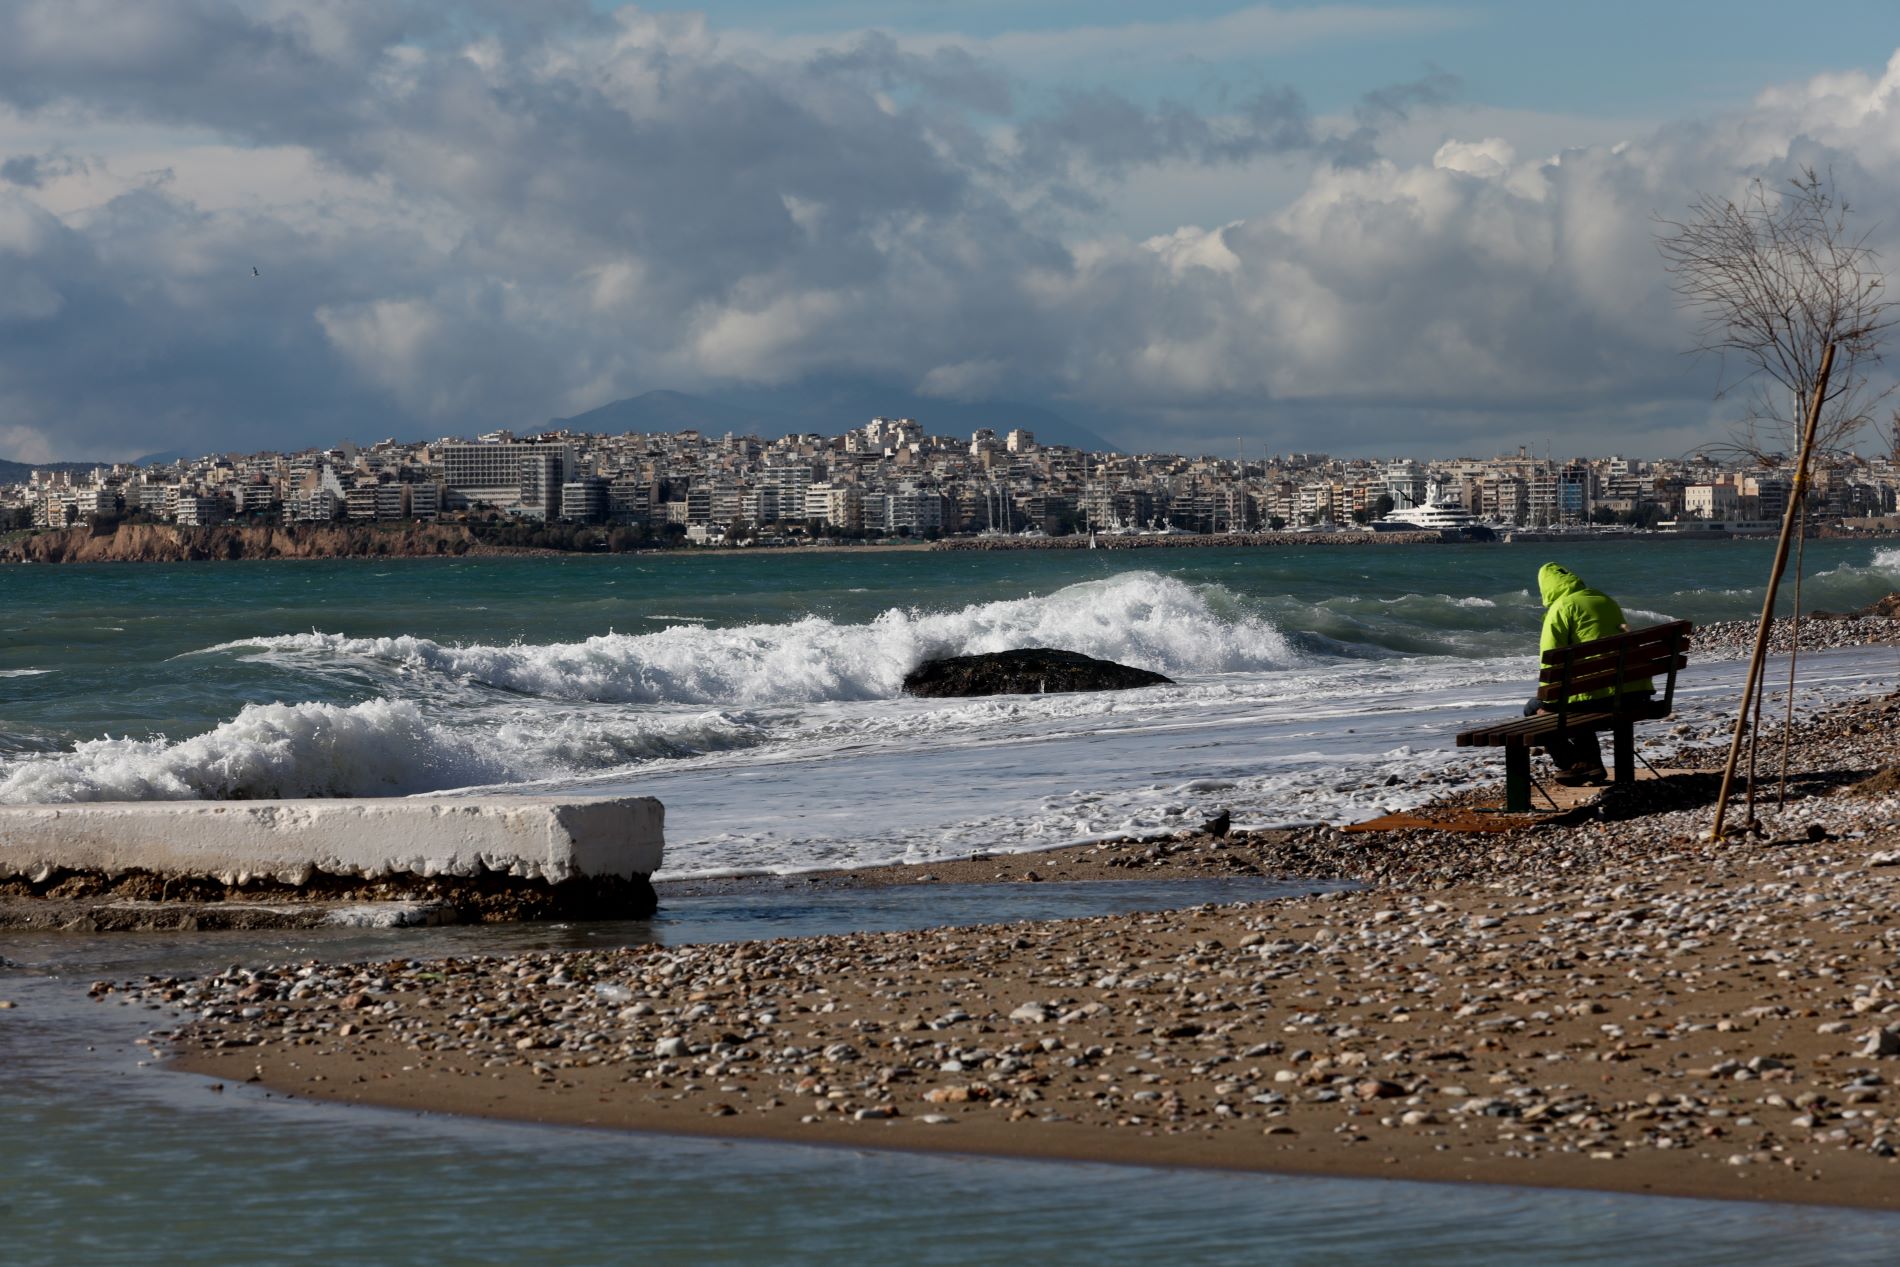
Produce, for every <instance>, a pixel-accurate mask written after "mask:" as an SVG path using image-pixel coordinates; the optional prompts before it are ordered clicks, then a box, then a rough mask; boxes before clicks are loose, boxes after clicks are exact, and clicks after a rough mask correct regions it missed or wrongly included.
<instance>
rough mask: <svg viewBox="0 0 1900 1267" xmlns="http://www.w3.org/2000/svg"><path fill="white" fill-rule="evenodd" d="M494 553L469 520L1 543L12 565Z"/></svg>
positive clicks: (1, 557)
mask: <svg viewBox="0 0 1900 1267" xmlns="http://www.w3.org/2000/svg"><path fill="white" fill-rule="evenodd" d="M470 551H476V552H486V551H485V548H484V547H482V546H481V545H480V543H478V542H477V541H476V540H475V538H474V537H473V536H472V535H471V534H470V533H469V531H468V529H467V528H466V527H464V526H463V525H461V524H402V525H396V526H388V527H381V526H376V525H372V524H295V525H264V524H219V525H217V526H216V527H213V528H181V527H178V526H177V525H175V524H145V523H142V524H119V525H118V526H117V527H116V528H111V529H94V528H88V527H85V526H80V527H74V528H67V529H65V530H64V531H60V532H41V533H35V534H34V535H32V536H29V537H22V538H20V539H18V540H15V541H9V542H5V543H0V562H6V563H182V562H188V561H193V560H199V559H356V558H377V557H434V556H436V555H450V554H467V553H469V552H470Z"/></svg>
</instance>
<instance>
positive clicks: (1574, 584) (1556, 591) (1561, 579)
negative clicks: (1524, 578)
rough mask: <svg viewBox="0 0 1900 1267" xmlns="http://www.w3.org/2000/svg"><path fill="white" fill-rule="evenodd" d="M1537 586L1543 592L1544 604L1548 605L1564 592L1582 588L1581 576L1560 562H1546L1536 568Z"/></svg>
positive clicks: (1573, 591) (1568, 592) (1572, 591)
mask: <svg viewBox="0 0 1900 1267" xmlns="http://www.w3.org/2000/svg"><path fill="white" fill-rule="evenodd" d="M1537 588H1538V590H1539V591H1540V592H1541V593H1542V594H1543V597H1544V606H1546V607H1548V606H1550V605H1551V604H1552V603H1554V602H1556V601H1557V600H1558V599H1560V598H1562V597H1563V596H1564V595H1565V594H1571V593H1575V592H1576V591H1577V590H1580V589H1583V588H1584V584H1583V578H1582V577H1580V576H1578V575H1577V574H1576V573H1575V572H1572V571H1571V570H1570V569H1569V568H1567V567H1565V566H1564V565H1563V564H1561V563H1546V564H1544V566H1543V567H1540V568H1538V569H1537Z"/></svg>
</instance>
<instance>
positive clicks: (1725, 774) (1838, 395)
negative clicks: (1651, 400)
mask: <svg viewBox="0 0 1900 1267" xmlns="http://www.w3.org/2000/svg"><path fill="white" fill-rule="evenodd" d="M1850 214H1851V208H1849V206H1848V204H1847V202H1846V200H1845V199H1843V198H1841V197H1840V196H1839V195H1838V194H1837V193H1836V192H1835V190H1834V183H1833V178H1832V176H1829V177H1827V178H1825V179H1824V178H1823V177H1821V176H1820V175H1819V174H1817V173H1816V172H1815V171H1814V169H1813V168H1804V169H1802V171H1801V174H1800V175H1799V176H1797V177H1796V178H1794V179H1793V180H1791V181H1789V182H1788V184H1787V187H1786V188H1785V189H1781V190H1778V191H1777V190H1771V189H1770V188H1769V187H1768V185H1767V184H1765V183H1764V182H1763V181H1761V180H1755V181H1753V182H1752V183H1750V185H1749V187H1748V189H1747V192H1746V193H1745V194H1744V195H1743V197H1742V199H1741V201H1740V202H1735V201H1733V200H1730V199H1723V198H1714V197H1710V196H1707V195H1704V196H1703V197H1701V198H1698V199H1697V200H1696V201H1695V202H1694V203H1693V204H1691V206H1690V208H1689V218H1688V219H1687V220H1683V221H1664V224H1665V226H1666V229H1667V231H1666V232H1665V233H1663V234H1661V235H1660V236H1659V239H1658V246H1659V247H1660V249H1661V251H1662V256H1663V265H1664V267H1665V268H1666V269H1667V270H1668V273H1669V278H1670V283H1671V285H1672V286H1673V287H1674V289H1675V291H1676V294H1677V295H1678V296H1679V297H1680V298H1681V300H1682V301H1683V303H1684V304H1685V305H1686V306H1688V307H1690V308H1692V309H1694V310H1695V311H1696V312H1697V313H1698V314H1699V315H1700V316H1701V318H1702V331H1701V335H1702V342H1701V345H1700V350H1702V351H1705V352H1717V353H1720V354H1722V355H1723V356H1724V357H1725V358H1726V357H1728V356H1733V357H1735V358H1736V359H1737V360H1739V361H1740V363H1741V372H1740V373H1739V374H1737V375H1736V376H1735V377H1734V378H1732V379H1727V380H1726V381H1725V382H1724V383H1723V390H1731V389H1733V388H1735V387H1737V386H1740V385H1742V384H1747V385H1748V386H1749V388H1750V389H1751V392H1752V398H1751V402H1750V404H1751V407H1750V409H1749V411H1748V415H1747V418H1746V420H1745V422H1744V423H1743V426H1742V429H1741V430H1740V431H1739V432H1738V433H1737V435H1736V437H1735V444H1734V446H1733V447H1734V448H1735V449H1736V450H1738V451H1740V452H1741V453H1742V454H1746V455H1748V456H1751V457H1753V458H1755V459H1756V460H1757V461H1758V462H1760V463H1761V464H1762V465H1764V466H1777V465H1780V464H1782V463H1783V462H1785V461H1786V460H1787V457H1786V455H1787V454H1789V453H1790V452H1792V453H1794V454H1795V461H1794V479H1793V481H1792V483H1791V485H1790V488H1789V496H1788V506H1787V511H1786V513H1785V514H1784V515H1783V517H1782V521H1781V539H1780V541H1779V543H1778V544H1777V545H1776V548H1775V561H1774V565H1773V567H1772V568H1771V569H1770V571H1769V575H1768V587H1767V593H1766V594H1765V595H1764V596H1763V599H1762V609H1761V620H1760V621H1759V623H1758V624H1757V625H1756V629H1755V647H1754V653H1753V654H1752V655H1751V656H1750V658H1749V665H1748V676H1747V679H1746V685H1745V686H1744V687H1743V689H1742V702H1741V708H1740V709H1739V710H1738V712H1737V713H1736V717H1735V730H1734V734H1733V735H1732V736H1731V738H1730V740H1729V750H1728V761H1727V764H1726V765H1725V766H1724V767H1723V770H1722V788H1721V791H1720V793H1719V794H1718V796H1717V799H1716V805H1715V822H1714V825H1713V826H1712V827H1711V829H1710V835H1711V836H1712V837H1714V838H1716V839H1718V840H1719V839H1720V838H1721V836H1722V825H1723V819H1724V816H1725V814H1726V812H1727V809H1728V798H1729V789H1730V787H1731V786H1732V784H1733V783H1734V779H1735V770H1736V764H1737V761H1738V759H1739V758H1740V755H1741V750H1742V743H1743V740H1744V738H1746V739H1747V740H1748V741H1749V762H1748V764H1749V777H1748V826H1749V827H1750V828H1751V829H1752V828H1753V827H1754V826H1755V780H1754V769H1755V751H1756V744H1755V739H1756V734H1757V732H1758V730H1759V727H1760V720H1761V712H1762V698H1761V697H1762V692H1763V690H1764V689H1765V681H1764V675H1763V672H1762V668H1763V664H1764V661H1765V659H1766V656H1767V651H1768V634H1769V631H1770V629H1771V628H1772V627H1773V624H1774V616H1775V598H1776V594H1777V592H1778V590H1779V588H1780V585H1781V576H1782V572H1783V570H1784V569H1785V568H1786V567H1787V562H1788V543H1789V537H1790V535H1791V534H1792V533H1793V532H1794V531H1795V528H1796V525H1797V524H1798V523H1801V522H1802V521H1803V520H1804V519H1805V510H1806V505H1807V499H1808V470H1809V467H1810V465H1811V464H1812V463H1813V461H1814V459H1815V455H1816V454H1817V452H1818V453H1822V454H1832V455H1840V454H1844V453H1845V452H1846V451H1847V449H1848V447H1849V446H1850V445H1851V444H1852V443H1853V441H1854V440H1855V439H1856V438H1857V437H1858V435H1859V433H1860V432H1861V430H1862V429H1863V427H1865V426H1866V425H1867V423H1868V421H1869V417H1870V414H1871V412H1872V408H1873V406H1874V404H1875V403H1876V402H1877V401H1879V400H1880V399H1882V398H1883V397H1885V396H1886V395H1887V393H1888V392H1889V391H1891V390H1892V388H1891V386H1890V387H1888V388H1886V389H1885V390H1881V391H1878V392H1876V391H1874V390H1873V389H1872V388H1871V387H1870V386H1869V381H1868V376H1869V372H1870V371H1871V370H1872V369H1873V368H1874V367H1876V366H1877V365H1878V364H1879V363H1880V359H1881V354H1882V345H1883V343H1884V340H1885V338H1886V335H1887V333H1888V331H1889V330H1890V329H1891V328H1892V326H1893V325H1894V322H1895V320H1896V318H1895V316H1894V314H1893V305H1892V304H1891V303H1889V302H1888V301H1887V300H1885V299H1884V298H1882V293H1883V291H1884V289H1885V286H1886V278H1885V276H1884V274H1882V273H1881V271H1880V262H1879V260H1878V258H1877V257H1876V256H1875V254H1874V252H1873V251H1872V249H1871V248H1869V247H1868V245H1867V239H1866V236H1865V234H1860V235H1855V234H1854V233H1852V232H1851V231H1850V229H1849V225H1848V220H1849V216H1850ZM1771 445H1772V446H1774V447H1772V448H1771V447H1770V446H1771ZM1802 540H1803V542H1805V540H1806V534H1805V531H1804V532H1803V533H1802ZM1800 592H1801V590H1800V564H1799V563H1798V562H1797V564H1796V582H1795V596H1796V597H1795V626H1794V631H1795V643H1796V646H1795V647H1794V648H1792V649H1791V658H1790V662H1789V667H1788V717H1787V723H1786V729H1785V730H1784V734H1783V740H1782V751H1783V757H1782V781H1783V794H1784V795H1785V793H1786V780H1787V756H1786V753H1787V747H1788V740H1789V736H1791V735H1792V733H1793V726H1794V690H1795V671H1794V660H1793V658H1792V657H1793V656H1794V655H1798V653H1799V641H1800V623H1799V622H1800ZM1751 718H1752V719H1753V725H1751Z"/></svg>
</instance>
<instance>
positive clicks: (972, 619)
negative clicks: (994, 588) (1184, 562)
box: [214, 572, 1298, 706]
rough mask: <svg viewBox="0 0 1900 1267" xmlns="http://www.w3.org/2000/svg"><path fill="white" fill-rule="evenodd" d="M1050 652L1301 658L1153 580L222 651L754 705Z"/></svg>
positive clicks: (1123, 657) (535, 687)
mask: <svg viewBox="0 0 1900 1267" xmlns="http://www.w3.org/2000/svg"><path fill="white" fill-rule="evenodd" d="M1030 646H1047V647H1057V648H1061V649H1063V650H1068V651H1080V652H1083V653H1085V654H1087V655H1092V656H1098V657H1100V658H1102V659H1107V660H1116V661H1120V662H1122V663H1124V664H1133V665H1136V666H1138V667H1141V668H1146V669H1153V670H1155V671H1156V672H1160V673H1167V674H1170V675H1174V676H1178V675H1180V674H1184V673H1220V672H1235V671H1241V670H1259V669H1273V668H1285V667H1289V666H1291V665H1293V664H1295V663H1297V662H1298V657H1297V656H1296V654H1295V653H1294V651H1293V650H1292V648H1291V646H1290V645H1289V643H1288V642H1287V640H1286V638H1285V637H1284V636H1283V635H1282V634H1281V633H1280V632H1279V630H1277V629H1275V628H1274V627H1273V626H1272V625H1271V624H1269V623H1268V622H1267V621H1265V620H1263V619H1261V618H1259V617H1258V616H1254V615H1251V614H1248V613H1245V612H1242V611H1240V610H1239V609H1238V605H1237V604H1236V603H1235V602H1234V600H1232V598H1231V597H1230V596H1228V595H1227V594H1226V593H1225V592H1224V591H1222V590H1220V589H1219V587H1196V586H1192V585H1188V584H1186V583H1185V582H1182V581H1179V580H1176V579H1174V578H1172V577H1165V576H1161V575H1158V574H1156V573H1152V572H1131V573H1124V574H1121V575H1119V576H1116V577H1113V578H1110V579H1108V580H1103V581H1092V582H1086V583H1083V584H1080V585H1071V586H1068V587H1066V588H1064V589H1061V590H1058V591H1057V592H1055V593H1053V594H1050V595H1046V596H1041V597H1035V598H1023V599H1010V600H1005V601H999V602H991V603H977V604H972V605H970V606H968V607H965V608H963V609H962V610H960V611H954V612H922V611H916V610H909V609H902V608H893V609H891V610H889V611H886V612H884V613H882V614H881V615H879V616H878V617H877V618H876V619H874V620H872V621H871V622H869V623H868V624H855V625H854V624H837V623H834V622H832V621H830V620H827V619H825V618H823V617H820V616H808V617H805V618H803V619H801V620H797V621H793V622H790V623H788V624H776V625H741V626H737V627H733V628H725V629H717V628H707V627H704V626H699V625H676V626H673V627H670V628H667V629H663V630H660V631H659V632H656V633H646V634H619V633H609V634H602V635H599V636H597V637H593V638H588V639H585V640H583V641H580V642H569V643H549V644H542V645H531V644H516V645H512V646H484V645H471V646H452V645H447V644H444V643H440V642H435V641H433V640H430V639H427V638H414V637H407V636H405V637H396V638H351V637H346V636H344V635H341V634H326V633H308V634H295V635H290V636H286V637H278V638H267V639H262V640H259V641H255V642H247V643H231V644H225V645H224V646H222V647H218V648H214V650H225V651H229V650H244V649H262V650H264V651H265V652H268V653H274V654H289V655H293V656H309V657H319V658H325V659H330V658H352V659H371V660H378V661H382V662H385V663H387V664H392V665H395V666H397V667H398V668H400V669H402V670H404V671H407V672H414V673H426V674H433V675H442V676H447V677H451V678H454V679H457V680H460V681H466V682H474V683H479V684H482V685H486V686H491V687H496V688H499V689H502V690H507V691H513V692H516V693H519V694H523V695H532V696H538V697H542V698H548V699H567V700H586V701H595V702H602V703H642V704H662V703H674V704H720V705H740V706H752V705H763V704H793V703H812V702H818V701H825V700H864V699H884V698H889V697H891V696H894V695H896V694H897V693H898V692H899V690H900V688H901V687H902V684H903V679H904V675H905V674H906V673H908V672H909V671H910V670H911V669H913V668H915V667H917V665H919V664H921V663H923V662H924V661H925V660H930V659H935V658H937V657H940V656H950V655H971V654H976V653H980V652H987V651H1007V650H1012V649H1015V648H1018V647H1030Z"/></svg>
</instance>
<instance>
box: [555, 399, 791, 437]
mask: <svg viewBox="0 0 1900 1267" xmlns="http://www.w3.org/2000/svg"><path fill="white" fill-rule="evenodd" d="M548 425H549V426H550V427H554V428H563V427H564V428H567V429H569V430H572V431H592V432H599V433H606V434H611V433H612V432H616V431H655V432H658V431H685V430H688V429H689V428H690V429H694V430H698V431H705V432H717V433H724V432H727V431H741V432H749V431H756V432H760V433H771V434H772V435H774V436H777V435H783V434H785V433H787V432H791V431H798V430H801V429H802V428H800V427H799V425H798V423H797V420H796V419H788V418H783V417H779V416H777V415H775V414H773V413H771V412H770V411H768V410H763V409H753V408H748V407H746V406H743V405H728V404H725V403H724V402H722V401H717V400H707V399H705V398H704V397H701V396H688V395H687V394H686V393H684V392H671V391H651V392H642V393H641V394H640V395H638V396H629V397H627V398H626V399H625V400H616V401H612V402H610V403H608V404H605V405H602V406H600V408H598V409H590V410H588V411H587V412H586V413H584V414H575V415H574V416H573V417H572V418H550V419H549V420H548Z"/></svg>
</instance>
